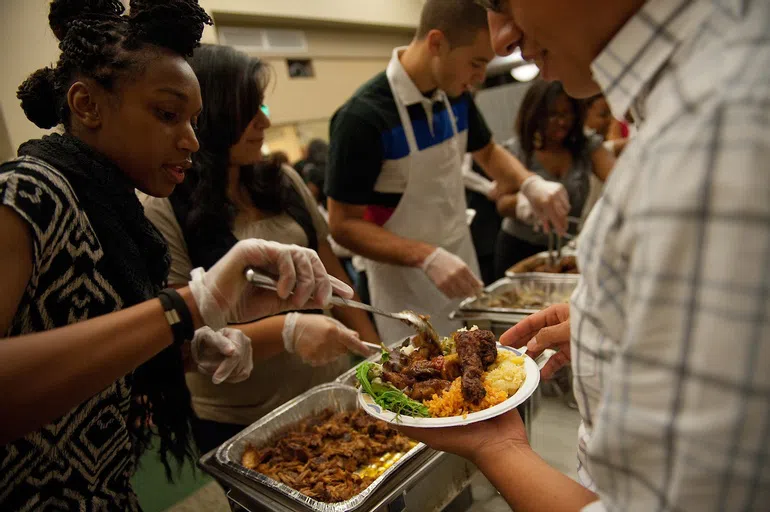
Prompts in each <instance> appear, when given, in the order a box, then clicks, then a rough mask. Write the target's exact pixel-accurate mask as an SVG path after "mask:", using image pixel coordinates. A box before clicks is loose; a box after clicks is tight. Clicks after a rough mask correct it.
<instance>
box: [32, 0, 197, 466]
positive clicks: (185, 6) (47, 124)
mask: <svg viewBox="0 0 770 512" xmlns="http://www.w3.org/2000/svg"><path fill="white" fill-rule="evenodd" d="M129 9H130V14H128V15H124V10H125V9H124V7H123V5H122V4H121V2H120V1H119V0H53V2H51V8H50V13H49V16H48V21H49V24H50V26H51V30H53V33H54V34H55V35H56V37H57V39H58V40H59V49H60V50H61V55H60V57H59V60H58V62H57V63H56V66H54V67H46V68H43V69H40V70H38V71H36V72H35V73H33V74H32V75H31V76H30V77H29V78H27V80H26V81H25V82H24V83H23V84H21V86H20V87H19V90H18V92H17V96H18V98H19V99H20V100H21V106H22V109H23V110H24V113H25V114H26V116H27V118H29V120H30V121H32V122H33V123H35V124H36V125H37V126H39V127H40V128H52V127H54V126H56V125H59V124H63V125H64V127H65V128H67V129H69V128H70V115H71V113H70V109H69V106H68V102H67V94H68V91H69V89H70V87H71V86H72V84H73V83H75V82H76V81H78V80H82V79H84V78H88V79H91V80H93V81H95V82H96V83H98V84H99V85H100V86H101V87H103V88H104V89H105V90H107V91H115V88H116V86H117V85H118V82H119V81H121V80H126V79H131V78H132V77H137V76H139V75H140V74H141V72H142V71H143V69H144V67H145V66H146V65H147V64H148V62H150V60H151V59H152V58H154V57H157V56H160V55H162V54H163V53H164V52H166V53H168V52H171V53H172V54H176V55H180V56H183V57H188V56H191V55H192V53H193V50H194V49H195V48H196V47H197V46H198V44H199V40H200V38H201V35H202V33H203V28H204V25H206V24H209V25H210V24H211V23H212V21H211V18H209V16H208V15H207V14H206V12H205V11H204V10H203V9H201V8H200V7H199V6H198V3H197V0H131V2H130V4H129ZM129 378H130V380H131V383H132V388H133V393H134V395H135V396H137V397H139V399H138V400H136V401H135V402H134V403H132V406H131V410H130V412H129V417H128V425H129V429H130V431H131V434H132V441H133V443H132V444H133V446H134V452H135V455H136V456H137V458H138V457H139V456H140V455H141V454H142V453H143V452H144V451H145V450H146V449H147V448H149V447H150V445H151V441H152V436H153V435H155V434H157V435H158V437H159V438H160V458H161V461H162V462H163V465H164V467H165V470H166V476H167V478H168V479H169V481H171V480H172V472H171V468H170V465H169V459H168V455H169V454H170V455H171V456H173V458H174V459H175V460H176V462H177V463H178V464H179V466H180V468H181V466H182V464H183V463H184V462H185V460H186V459H187V460H190V461H191V462H194V460H195V453H194V451H193V449H192V443H191V438H192V436H191V432H190V423H189V420H190V418H191V416H192V414H193V412H192V406H191V403H190V393H189V391H188V390H187V387H186V385H185V381H184V370H183V368H182V362H181V359H180V357H179V354H178V352H177V353H175V352H170V351H164V352H161V353H160V354H158V355H157V356H155V357H154V358H152V359H150V360H149V361H147V362H146V363H144V364H143V365H141V366H140V367H139V368H137V369H136V370H135V371H134V372H133V374H132V375H130V376H129ZM150 418H151V419H152V423H153V424H154V428H153V429H151V427H150V421H149V420H150Z"/></svg>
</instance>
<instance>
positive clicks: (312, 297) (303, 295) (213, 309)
mask: <svg viewBox="0 0 770 512" xmlns="http://www.w3.org/2000/svg"><path fill="white" fill-rule="evenodd" d="M248 267H254V268H257V269H260V270H264V271H266V272H269V273H270V274H273V275H276V276H278V278H277V280H278V292H273V291H269V290H264V289H262V288H258V287H256V286H254V285H252V284H251V283H249V282H247V281H246V278H245V277H244V272H245V271H246V269H247V268H248ZM191 275H192V281H190V291H191V292H192V295H193V298H194V299H195V303H196V304H197V306H198V309H199V310H200V313H201V317H202V318H203V321H204V322H205V323H206V325H208V326H209V327H211V328H212V329H214V330H215V331H216V330H219V329H222V328H224V327H225V326H226V325H227V323H228V322H232V323H243V322H250V321H252V320H256V319H257V318H262V317H265V316H269V315H274V314H276V313H280V312H282V311H286V310H289V309H319V308H323V307H324V306H325V305H326V304H328V303H329V299H331V296H332V289H334V291H335V293H337V295H340V296H342V297H345V298H350V297H352V296H353V290H352V289H351V288H350V287H349V286H348V285H346V284H345V283H343V282H342V281H340V280H338V279H335V278H334V277H332V276H330V275H328V274H327V273H326V269H325V268H324V266H323V263H321V259H320V258H319V257H318V254H317V253H316V252H315V251H313V250H310V249H306V248H304V247H299V246H297V245H284V244H279V243H276V242H268V241H265V240H256V239H250V240H241V241H240V242H238V243H237V244H235V246H233V248H232V249H230V251H228V253H227V254H225V255H224V256H223V257H222V259H220V260H219V261H218V262H217V263H216V264H215V265H214V266H213V267H211V268H210V269H209V270H208V272H204V270H203V269H202V268H196V269H195V270H193V271H192V272H191Z"/></svg>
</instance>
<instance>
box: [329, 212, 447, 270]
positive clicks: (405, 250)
mask: <svg viewBox="0 0 770 512" xmlns="http://www.w3.org/2000/svg"><path fill="white" fill-rule="evenodd" d="M332 237H334V240H335V241H336V242H337V243H339V244H340V245H342V246H344V247H347V248H348V249H350V250H351V251H353V252H354V253H356V254H359V255H361V256H363V257H365V258H369V259H371V260H374V261H379V262H382V263H390V264H391V265H401V266H405V267H419V266H420V265H421V264H422V262H423V261H424V260H425V258H427V257H428V255H430V253H432V252H433V251H434V250H435V247H433V246H432V245H430V244H426V243H424V242H419V241H417V240H410V239H408V238H403V237H401V236H398V235H396V234H394V233H391V232H390V231H388V230H387V229H385V228H382V227H380V226H378V225H376V224H373V223H371V222H369V221H366V220H362V219H346V220H344V221H342V222H340V223H339V225H337V226H333V227H332Z"/></svg>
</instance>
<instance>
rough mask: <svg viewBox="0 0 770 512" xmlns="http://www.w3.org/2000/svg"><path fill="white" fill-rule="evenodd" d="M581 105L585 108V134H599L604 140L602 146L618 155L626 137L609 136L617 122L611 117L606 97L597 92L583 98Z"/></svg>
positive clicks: (624, 144)
mask: <svg viewBox="0 0 770 512" xmlns="http://www.w3.org/2000/svg"><path fill="white" fill-rule="evenodd" d="M583 107H584V108H585V122H584V125H583V126H584V127H585V134H586V136H587V137H590V136H591V135H599V136H600V137H601V138H602V140H603V141H604V148H605V149H606V150H607V151H609V152H610V153H612V154H613V155H615V156H616V157H617V156H620V154H621V153H622V152H623V150H624V149H625V147H626V144H627V143H628V139H627V138H626V137H621V136H612V137H610V132H611V131H612V132H615V131H616V130H615V126H616V125H618V124H619V123H618V121H616V120H615V119H614V118H613V117H612V111H610V106H609V105H608V104H607V99H606V98H605V97H604V96H603V95H602V94H597V95H596V96H591V97H590V98H587V99H585V100H583Z"/></svg>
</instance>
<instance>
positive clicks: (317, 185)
mask: <svg viewBox="0 0 770 512" xmlns="http://www.w3.org/2000/svg"><path fill="white" fill-rule="evenodd" d="M328 160H329V144H327V143H326V142H324V141H323V140H321V139H313V140H311V141H310V143H309V144H308V145H307V147H306V149H305V157H304V158H303V159H302V160H300V161H299V162H297V163H295V164H294V168H295V169H296V170H297V172H298V173H299V174H300V176H302V179H303V180H305V184H306V185H307V187H308V188H309V189H310V192H312V193H313V197H315V199H316V201H318V204H320V205H321V206H323V207H324V209H325V208H326V194H325V193H324V184H325V183H326V164H327V162H328Z"/></svg>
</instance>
